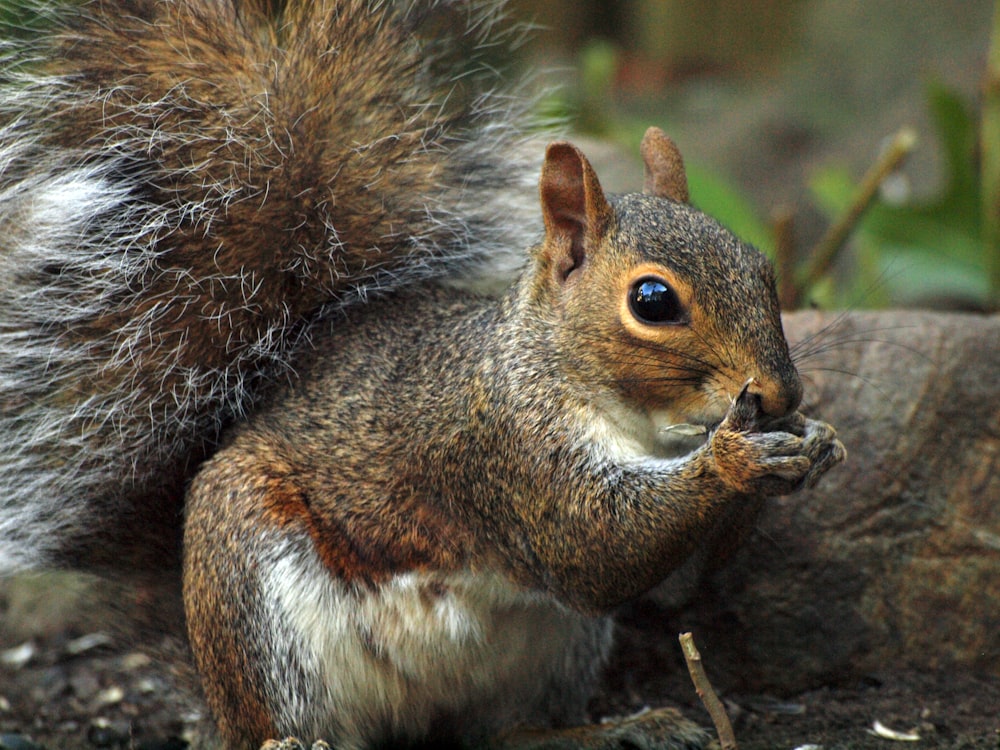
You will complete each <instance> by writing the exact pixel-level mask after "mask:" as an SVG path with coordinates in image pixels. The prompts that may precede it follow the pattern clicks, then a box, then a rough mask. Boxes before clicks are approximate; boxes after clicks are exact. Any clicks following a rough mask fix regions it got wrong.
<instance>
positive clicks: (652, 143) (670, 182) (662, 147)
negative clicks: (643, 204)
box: [639, 128, 688, 203]
mask: <svg viewBox="0 0 1000 750" xmlns="http://www.w3.org/2000/svg"><path fill="white" fill-rule="evenodd" d="M639 151H640V152H641V153H642V161H643V162H644V163H645V165H646V181H645V183H644V185H643V188H642V192H644V193H648V194H649V195H655V196H657V197H659V198H669V199H670V200H674V201H677V202H678V203H687V202H688V181H687V174H686V173H685V172H684V159H683V158H682V157H681V152H680V151H678V150H677V146H676V145H674V142H673V141H672V140H670V138H668V137H667V134H666V133H664V132H663V131H662V130H660V129H659V128H650V129H649V130H647V131H646V135H644V136H643V137H642V146H640V147H639Z"/></svg>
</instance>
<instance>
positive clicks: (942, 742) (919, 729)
mask: <svg viewBox="0 0 1000 750" xmlns="http://www.w3.org/2000/svg"><path fill="white" fill-rule="evenodd" d="M653 619H655V618H653V617H651V616H650V612H649V610H648V609H646V610H643V611H642V613H641V615H639V616H636V615H635V613H632V615H630V616H626V622H625V623H624V624H623V625H622V626H621V627H620V632H619V647H618V649H617V651H616V653H615V657H614V659H613V661H612V664H611V667H610V669H609V671H608V675H607V679H606V681H605V686H604V688H603V690H602V692H601V694H600V695H599V696H598V697H597V698H596V699H595V701H594V704H593V710H594V717H595V719H597V718H600V717H601V716H605V715H609V714H622V713H627V712H633V711H636V710H638V709H641V708H642V707H643V706H661V705H672V706H675V707H678V708H680V709H681V710H683V711H684V712H685V713H686V714H687V715H688V716H689V717H690V718H692V719H694V720H695V721H698V722H699V723H702V724H704V725H706V726H708V725H709V724H710V721H709V718H708V715H707V713H706V712H705V711H704V709H703V708H702V706H701V704H700V702H699V700H698V698H697V695H696V694H695V691H694V688H693V686H692V684H691V682H690V681H689V679H688V676H687V672H686V670H685V668H684V666H683V663H682V661H681V656H680V650H679V648H678V647H677V645H676V640H674V639H673V638H672V637H670V638H667V637H664V635H663V630H662V628H656V625H655V624H654V622H653ZM654 628H656V629H655V630H654ZM27 644H29V645H24V646H21V647H16V648H6V650H4V651H3V652H2V659H3V663H2V665H0V750H37V748H45V749H46V750H76V749H80V750H84V749H87V750H92V749H93V748H112V749H114V750H125V749H126V748H131V749H133V750H182V748H184V747H186V746H187V745H186V743H185V741H184V740H183V739H182V738H184V737H185V736H188V735H189V734H190V733H191V732H193V731H195V728H196V725H197V724H198V721H199V719H200V718H201V714H200V712H199V707H198V705H197V703H196V702H194V701H192V700H191V699H190V698H186V697H185V695H186V694H185V692H184V691H182V690H180V689H178V688H177V676H176V675H175V674H173V673H172V672H171V671H170V670H168V669H166V668H164V667H163V666H162V665H161V664H159V663H157V662H156V661H154V660H152V659H150V658H149V657H147V656H146V655H145V654H144V653H142V652H140V651H137V650H134V649H131V648H127V647H121V646H116V645H115V643H114V641H113V640H112V639H110V638H108V637H106V636H102V635H100V634H98V635H96V636H95V635H94V634H80V633H74V632H72V631H70V632H62V633H56V634H52V635H50V636H46V637H45V638H43V639H40V640H39V639H36V640H32V641H28V642H27ZM702 656H703V658H704V661H705V666H706V669H707V671H708V673H709V675H710V676H711V672H712V659H711V654H704V653H703V654H702ZM721 697H722V698H723V700H724V701H725V704H726V707H727V710H728V713H729V716H730V717H731V719H732V720H733V725H734V727H735V733H736V738H737V740H738V742H739V747H740V748H743V749H744V750H765V748H766V749H767V750H793V749H794V748H803V747H809V746H818V747H821V748H823V750H855V749H859V750H860V749H862V748H887V749H890V750H891V749H892V748H893V746H898V745H899V744H901V743H900V742H898V741H897V742H894V741H892V740H889V739H885V738H881V737H877V736H875V735H873V734H872V733H871V731H870V730H871V729H872V726H873V723H874V722H875V721H876V720H877V721H879V722H881V724H883V725H884V726H886V727H888V728H890V729H893V730H896V731H899V732H906V733H908V732H912V731H915V732H916V733H917V734H919V736H920V740H919V741H915V742H909V743H902V744H903V746H904V747H905V746H906V745H911V746H913V747H914V748H936V749H937V748H939V749H941V750H1000V679H997V678H995V677H994V678H989V677H987V676H983V675H978V676H977V675H974V674H968V673H964V672H961V671H948V670H942V671H940V672H927V671H916V670H906V669H900V668H894V667H892V666H891V665H886V669H885V671H883V672H880V673H878V674H872V675H867V676H864V677H860V678H854V679H852V680H850V681H848V682H845V683H844V684H840V685H835V686H834V685H831V686H824V687H818V688H817V689H814V690H811V691H809V692H806V693H802V694H799V695H792V696H767V695H754V694H749V693H741V692H733V693H730V694H725V693H724V694H722V696H721ZM10 735H14V736H13V737H12V736H10ZM29 738H30V740H31V742H32V743H34V744H25V743H26V742H27V740H28V739H29ZM5 743H6V744H5ZM18 743H21V744H18Z"/></svg>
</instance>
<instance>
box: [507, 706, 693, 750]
mask: <svg viewBox="0 0 1000 750" xmlns="http://www.w3.org/2000/svg"><path fill="white" fill-rule="evenodd" d="M710 739H711V738H710V736H709V734H708V732H707V731H705V730H704V729H702V728H701V727H699V726H698V725H697V724H695V723H694V722H691V721H688V720H687V719H685V718H684V717H683V716H682V715H681V714H680V713H679V712H678V711H675V710H674V709H672V708H659V709H652V710H648V711H641V712H639V713H637V714H634V715H633V716H626V717H623V718H614V719H608V720H606V721H602V722H601V723H600V724H585V725H583V726H578V727H570V728H567V729H540V730H534V729H516V730H513V731H511V732H507V733H505V734H503V735H501V736H499V737H498V738H496V740H495V741H494V742H492V743H490V744H489V745H488V747H489V750H625V748H628V749H629V750H704V749H705V748H707V747H709V742H710Z"/></svg>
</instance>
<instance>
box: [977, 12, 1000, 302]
mask: <svg viewBox="0 0 1000 750" xmlns="http://www.w3.org/2000/svg"><path fill="white" fill-rule="evenodd" d="M998 138H1000V2H998V3H996V4H995V5H994V6H993V29H992V31H991V33H990V48H989V53H988V56H987V58H986V76H985V81H984V84H983V104H982V117H981V118H980V126H979V164H980V167H979V172H980V181H981V187H982V190H981V194H982V220H983V260H985V261H986V263H985V266H986V268H987V269H988V271H989V282H990V286H989V294H990V298H989V305H990V306H991V307H992V308H993V309H1000V141H998Z"/></svg>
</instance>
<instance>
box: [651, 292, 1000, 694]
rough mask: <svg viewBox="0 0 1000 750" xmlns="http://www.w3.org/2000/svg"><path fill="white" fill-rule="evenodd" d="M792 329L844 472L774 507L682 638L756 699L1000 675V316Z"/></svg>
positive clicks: (803, 317) (804, 318)
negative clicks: (871, 678) (957, 675)
mask: <svg viewBox="0 0 1000 750" xmlns="http://www.w3.org/2000/svg"><path fill="white" fill-rule="evenodd" d="M786 331H787V333H788V337H789V340H790V341H792V342H793V346H794V347H795V349H796V350H797V352H798V356H797V359H798V361H799V364H800V369H801V371H802V373H803V376H804V378H805V380H806V382H807V385H806V391H807V395H806V404H805V405H804V407H803V410H804V411H806V412H807V413H808V414H810V416H814V417H819V418H822V419H824V420H826V421H828V422H830V423H831V424H833V425H834V426H835V427H836V428H837V430H838V433H839V436H840V438H841V439H842V441H843V442H844V444H845V445H846V446H847V450H848V453H849V456H848V460H847V463H846V464H845V465H843V466H840V467H837V468H835V469H834V470H832V471H831V472H830V473H829V474H828V475H827V476H826V477H825V478H824V479H823V480H822V481H821V483H820V484H819V486H818V487H817V488H815V489H814V490H811V491H809V492H805V493H800V494H798V495H793V496H791V497H788V498H781V499H777V500H771V501H769V502H768V504H767V506H766V509H765V511H764V513H763V515H762V517H761V519H760V522H759V525H758V531H757V532H756V533H755V534H754V535H753V537H752V538H751V539H750V540H749V541H748V543H747V544H746V545H744V546H743V547H742V548H740V549H739V551H738V552H737V553H736V554H735V555H734V557H733V558H732V559H731V560H730V561H729V562H728V563H727V565H726V566H725V567H724V568H722V569H721V570H718V571H716V572H714V573H712V574H709V575H708V576H707V579H706V580H705V581H703V582H702V585H701V586H700V587H698V588H697V593H696V594H695V595H693V596H689V600H688V602H687V604H686V606H685V607H684V608H683V609H682V610H681V611H679V612H677V613H675V614H674V615H673V616H671V617H670V619H669V622H670V625H669V634H670V637H671V638H673V637H675V634H676V632H678V631H679V630H681V629H693V630H694V631H695V635H696V637H697V638H698V639H699V642H700V643H701V644H702V645H703V647H704V648H703V651H704V652H706V653H709V654H712V656H711V662H710V664H711V666H712V667H713V668H714V670H715V671H716V672H718V673H721V675H722V676H721V678H720V681H721V682H723V683H724V684H726V683H727V684H728V685H730V686H734V687H735V686H739V687H742V688H748V689H754V690H760V689H777V690H795V689H800V688H804V687H808V686H811V685H818V684H830V683H831V682H836V681H838V680H842V679H848V678H855V677H857V676H859V675H863V674H866V673H871V672H875V671H878V670H881V669H890V668H898V667H901V666H909V667H916V668H925V669H939V668H951V667H956V668H957V667H961V668H967V669H971V670H974V671H977V672H981V673H986V674H993V675H1000V316H993V317H984V316H971V315H946V314H933V313H918V312H905V311H896V312H884V313H864V314H846V315H843V316H833V315H831V314H829V313H825V314H819V313H798V314H794V315H791V316H789V317H788V318H786ZM708 557H709V558H711V555H709V556H708ZM686 574H687V575H691V573H690V571H687V572H686ZM655 597H656V594H654V598H655ZM659 598H660V600H661V601H665V600H666V599H667V598H668V594H667V593H665V592H663V593H661V595H660V596H659Z"/></svg>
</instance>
